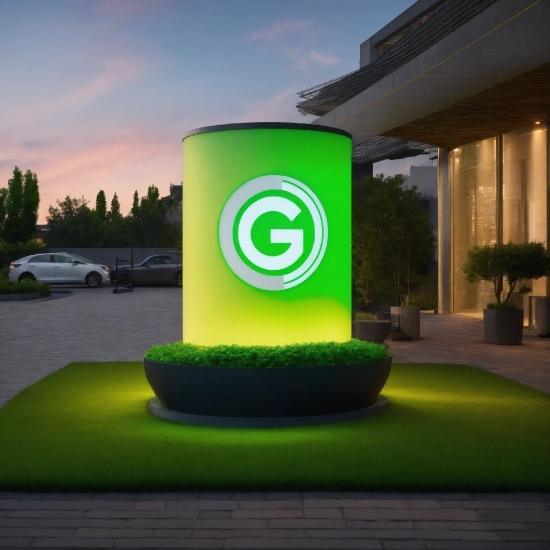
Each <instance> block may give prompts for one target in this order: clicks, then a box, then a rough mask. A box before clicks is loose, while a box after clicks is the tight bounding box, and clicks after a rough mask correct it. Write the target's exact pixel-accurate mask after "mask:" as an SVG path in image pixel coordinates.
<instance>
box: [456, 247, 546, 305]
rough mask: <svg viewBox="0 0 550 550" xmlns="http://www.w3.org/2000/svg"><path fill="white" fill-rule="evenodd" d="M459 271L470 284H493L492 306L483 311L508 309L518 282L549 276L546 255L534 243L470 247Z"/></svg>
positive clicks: (542, 249)
mask: <svg viewBox="0 0 550 550" xmlns="http://www.w3.org/2000/svg"><path fill="white" fill-rule="evenodd" d="M462 271H463V272H464V274H465V275H466V279H467V280H468V281H469V282H470V283H476V282H478V281H491V282H492V283H493V290H494V293H495V303H494V304H493V303H491V304H487V307H489V308H493V309H508V308H510V307H511V304H510V297H511V294H512V292H513V291H514V289H515V288H516V286H517V284H518V282H519V281H521V280H522V279H524V280H525V279H539V278H540V277H544V276H545V275H549V274H550V255H549V254H548V251H547V250H545V248H544V243H541V242H538V241H533V242H530V243H512V242H508V243H507V244H492V245H484V246H474V247H473V248H471V249H470V250H468V253H467V256H466V263H465V264H464V265H463V266H462ZM505 282H506V286H507V288H505V286H504V283H505ZM503 294H504V299H503Z"/></svg>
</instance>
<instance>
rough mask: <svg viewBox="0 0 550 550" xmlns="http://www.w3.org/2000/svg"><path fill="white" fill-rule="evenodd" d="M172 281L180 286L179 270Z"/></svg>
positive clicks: (180, 276)
mask: <svg viewBox="0 0 550 550" xmlns="http://www.w3.org/2000/svg"><path fill="white" fill-rule="evenodd" d="M174 282H175V283H176V285H177V286H179V287H181V284H182V275H181V271H180V272H178V273H176V276H175V277H174Z"/></svg>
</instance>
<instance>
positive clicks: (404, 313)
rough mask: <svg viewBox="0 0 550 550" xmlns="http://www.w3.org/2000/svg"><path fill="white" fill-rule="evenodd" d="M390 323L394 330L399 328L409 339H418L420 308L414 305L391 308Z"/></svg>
mask: <svg viewBox="0 0 550 550" xmlns="http://www.w3.org/2000/svg"><path fill="white" fill-rule="evenodd" d="M391 324H392V328H393V329H394V330H395V329H397V328H398V327H401V330H402V331H403V332H404V333H405V334H406V335H407V336H408V337H409V338H410V339H411V340H420V308H419V307H416V306H409V307H396V306H392V308H391Z"/></svg>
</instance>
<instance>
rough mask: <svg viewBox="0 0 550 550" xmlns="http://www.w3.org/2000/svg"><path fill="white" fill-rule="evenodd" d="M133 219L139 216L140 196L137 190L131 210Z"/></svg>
mask: <svg viewBox="0 0 550 550" xmlns="http://www.w3.org/2000/svg"><path fill="white" fill-rule="evenodd" d="M130 214H131V215H132V217H134V218H136V217H137V216H138V214H139V195H138V192H137V189H136V190H135V191H134V198H133V200H132V209H131V210H130Z"/></svg>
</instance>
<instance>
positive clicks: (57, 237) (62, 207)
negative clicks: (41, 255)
mask: <svg viewBox="0 0 550 550" xmlns="http://www.w3.org/2000/svg"><path fill="white" fill-rule="evenodd" d="M46 219H47V221H48V227H49V229H50V231H49V232H48V233H47V236H46V240H47V243H48V245H49V246H55V247H59V246H67V247H94V246H97V243H98V241H99V235H98V231H97V218H96V216H95V214H94V212H93V211H92V210H91V209H90V208H89V207H88V201H87V200H86V199H85V198H84V197H81V198H72V197H70V196H69V195H67V196H66V197H65V198H64V199H63V200H62V201H59V200H58V201H57V206H56V207H53V206H50V207H49V208H48V216H47V218H46Z"/></svg>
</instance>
